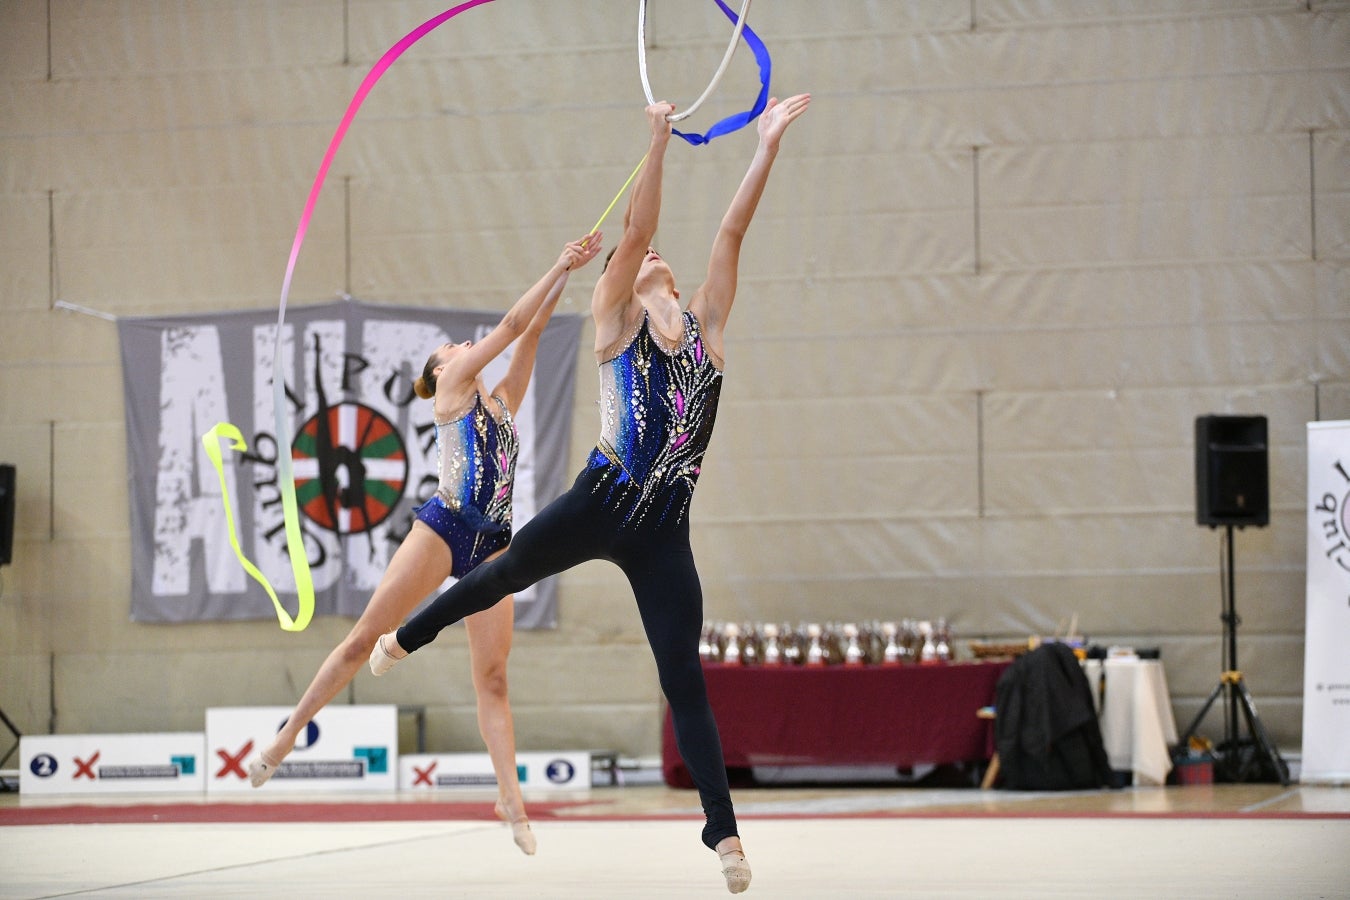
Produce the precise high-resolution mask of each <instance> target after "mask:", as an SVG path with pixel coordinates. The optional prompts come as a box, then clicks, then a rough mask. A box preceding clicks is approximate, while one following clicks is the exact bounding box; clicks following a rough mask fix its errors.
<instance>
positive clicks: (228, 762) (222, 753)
mask: <svg viewBox="0 0 1350 900" xmlns="http://www.w3.org/2000/svg"><path fill="white" fill-rule="evenodd" d="M252 749H253V742H252V741H249V742H248V743H247V744H245V745H244V747H243V749H242V750H240V751H239V755H238V756H231V755H230V751H228V750H217V751H216V756H219V757H220V759H221V761H222V762H224V763H225V765H223V766H221V767H220V771H219V772H217V773H216V777H217V778H224V777H225V776H226V775H228V774H230V773H231V772H233V773H234V774H236V775H238V776H239V777H240V778H247V777H248V773H247V772H245V771H244V767H243V766H241V765H239V764H240V763H241V762H243V761H244V757H245V756H248V754H249V751H250V750H252Z"/></svg>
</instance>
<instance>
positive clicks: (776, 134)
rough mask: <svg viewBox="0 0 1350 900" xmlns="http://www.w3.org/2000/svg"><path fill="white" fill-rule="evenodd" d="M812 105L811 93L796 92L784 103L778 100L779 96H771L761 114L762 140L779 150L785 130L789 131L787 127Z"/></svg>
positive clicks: (760, 134) (760, 137)
mask: <svg viewBox="0 0 1350 900" xmlns="http://www.w3.org/2000/svg"><path fill="white" fill-rule="evenodd" d="M810 105H811V95H810V94H796V95H795V96H792V97H789V98H787V99H786V100H784V101H783V102H782V103H779V102H778V98H777V97H771V98H770V99H769V102H768V104H767V105H766V106H765V107H764V112H762V113H760V114H759V140H760V142H761V143H762V144H764V145H765V146H766V147H768V148H769V149H771V150H777V149H778V141H779V140H780V139H781V138H782V137H783V132H784V131H787V127H788V126H789V125H791V124H792V123H793V122H794V121H796V119H797V117H798V116H800V115H801V114H802V113H804V112H806V108H807V107H808V106H810Z"/></svg>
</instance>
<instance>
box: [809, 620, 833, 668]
mask: <svg viewBox="0 0 1350 900" xmlns="http://www.w3.org/2000/svg"><path fill="white" fill-rule="evenodd" d="M806 636H807V638H808V639H810V644H809V645H808V646H807V648H806V664H807V665H808V666H823V665H825V664H826V662H827V660H828V653H827V651H826V650H825V646H824V644H822V643H821V629H820V626H819V625H817V624H816V623H815V622H812V623H811V624H810V625H807V626H806Z"/></svg>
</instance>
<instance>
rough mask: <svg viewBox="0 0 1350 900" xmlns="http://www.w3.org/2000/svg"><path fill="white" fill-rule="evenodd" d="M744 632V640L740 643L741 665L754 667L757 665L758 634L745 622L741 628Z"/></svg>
mask: <svg viewBox="0 0 1350 900" xmlns="http://www.w3.org/2000/svg"><path fill="white" fill-rule="evenodd" d="M741 629H742V630H743V631H744V632H745V638H744V639H743V640H742V641H741V664H742V665H746V666H754V665H758V664H759V660H760V647H759V634H758V632H757V630H756V628H755V626H754V624H753V623H751V622H746V623H745V624H744V625H742V626H741Z"/></svg>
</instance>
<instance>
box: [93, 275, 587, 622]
mask: <svg viewBox="0 0 1350 900" xmlns="http://www.w3.org/2000/svg"><path fill="white" fill-rule="evenodd" d="M286 319H287V320H286V323H285V326H284V330H283V335H282V342H281V353H282V359H283V369H282V370H283V371H284V372H285V373H286V379H287V384H286V398H287V401H288V405H289V410H288V415H289V419H288V423H289V428H290V431H291V434H290V438H291V447H292V452H291V456H292V460H293V466H294V482H295V490H296V499H297V502H298V504H299V507H300V519H301V527H302V531H303V534H304V540H305V552H306V555H307V557H308V559H309V563H310V567H311V571H312V574H313V578H314V587H315V609H314V612H315V615H339V616H358V615H360V613H361V611H362V610H363V609H364V608H365V605H366V602H367V600H368V599H369V597H370V593H371V592H372V591H373V590H374V589H375V586H376V585H377V584H378V583H379V580H380V577H381V576H382V575H383V573H384V569H385V567H386V565H387V564H388V562H389V559H390V557H391V556H392V555H393V552H394V550H395V549H397V547H398V545H399V543H400V542H401V541H402V539H403V537H404V535H406V534H407V532H408V529H409V528H410V527H411V524H412V521H413V519H412V516H413V513H412V511H413V508H414V507H415V506H416V505H417V504H418V503H421V502H422V501H423V500H424V499H425V498H426V497H428V496H430V494H431V493H432V491H433V490H434V489H435V485H436V447H435V441H434V438H433V436H432V432H431V429H432V422H431V404H430V403H429V402H427V401H422V400H418V399H417V398H416V396H415V395H414V394H413V392H412V381H413V379H414V378H416V377H417V375H418V374H420V372H421V368H422V364H423V363H424V362H425V360H426V357H427V356H428V355H429V354H430V353H431V351H432V350H434V349H435V348H436V347H437V346H439V345H440V344H442V343H444V342H446V341H456V342H458V341H463V340H466V339H476V338H478V337H479V336H480V335H481V334H483V333H485V332H486V331H487V330H488V329H490V328H491V327H492V326H494V325H495V324H496V323H497V322H498V321H499V320H500V314H499V313H486V312H465V311H447V310H438V309H427V308H421V307H400V306H384V305H373V304H368V303H362V302H359V301H355V300H342V301H337V302H334V303H328V304H322V305H318V306H310V307H300V308H292V309H289V310H288V311H287V317H286ZM583 322H584V319H583V317H581V316H576V315H555V316H554V317H553V318H552V320H551V321H550V323H549V326H548V328H547V330H546V331H545V332H544V335H543V337H542V339H541V340H540V342H539V352H538V356H537V359H536V363H535V370H534V378H533V379H532V380H531V385H530V389H529V391H528V393H527V394H526V397H525V402H524V403H523V404H522V406H521V409H520V411H519V413H518V414H517V416H516V421H517V426H518V429H519V432H520V438H521V451H520V461H519V464H518V467H517V479H516V491H515V503H514V508H513V512H512V515H513V521H514V525H515V527H516V528H519V527H520V526H521V525H523V524H524V523H525V522H526V521H528V520H529V519H530V517H532V516H533V515H534V512H535V511H536V510H538V509H540V508H542V507H543V505H544V504H545V503H547V502H548V501H549V500H551V499H553V497H555V496H557V495H558V493H560V492H561V490H562V488H563V487H564V483H563V479H564V478H565V477H566V475H567V473H566V471H565V469H564V467H565V466H566V461H567V453H568V447H567V443H568V439H569V435H570V431H571V426H570V415H571V409H572V396H573V389H574V386H575V377H576V351H577V343H578V340H579V338H580V334H581V327H582V324H583ZM118 334H119V337H120V340H121V349H122V371H123V380H124V388H125V396H126V417H127V448H128V455H127V458H128V467H129V470H130V471H129V478H130V486H131V490H130V495H131V537H132V597H131V617H132V619H133V620H134V621H140V622H193V621H203V620H237V619H265V618H272V617H274V616H275V615H276V612H275V610H274V608H273V606H272V601H271V599H270V598H269V597H268V596H267V593H266V591H264V590H263V588H262V586H261V585H259V584H258V583H257V582H256V581H254V580H253V579H252V578H251V577H249V575H248V573H247V572H246V571H245V570H244V568H243V566H242V565H240V563H239V561H238V559H237V558H236V557H235V554H234V551H233V549H232V548H231V546H230V540H229V531H228V523H227V520H226V507H225V504H224V502H223V500H222V493H221V485H220V478H219V476H218V474H217V472H216V470H215V468H214V467H213V466H212V465H211V463H210V461H209V460H208V458H207V457H206V454H205V451H204V448H203V446H202V441H201V438H202V435H203V434H205V433H206V432H207V431H209V430H210V429H211V428H213V427H214V426H215V425H216V424H217V423H220V422H228V423H231V424H233V425H234V426H236V427H237V428H238V429H239V430H240V432H242V433H243V435H244V440H245V441H246V442H247V444H248V446H247V449H243V450H232V449H230V448H229V447H228V446H227V447H225V448H224V456H225V476H226V483H227V488H228V495H229V499H230V514H231V516H232V517H233V519H234V523H235V527H236V529H237V532H238V536H239V545H240V549H241V550H242V551H243V553H244V555H245V556H247V557H248V558H249V560H250V561H252V562H253V564H254V565H256V566H257V567H258V568H259V570H261V571H262V573H263V574H264V575H265V576H266V578H267V579H268V581H269V582H271V584H272V586H273V588H274V589H275V590H276V592H277V595H278V597H280V598H281V601H282V603H283V605H285V606H286V608H287V610H288V611H289V612H290V613H291V615H295V613H296V596H295V582H294V577H293V575H292V572H291V565H290V561H289V556H288V555H287V550H286V540H285V532H284V518H283V513H282V504H281V493H280V491H279V489H278V476H277V460H278V452H277V449H278V447H277V440H276V435H275V434H274V430H275V424H274V423H275V417H274V413H273V387H272V371H273V356H274V353H275V352H276V338H275V334H276V312H275V310H269V311H257V312H233V313H221V314H216V315H205V316H200V315H199V316H174V317H143V318H122V319H119V320H118ZM509 353H510V350H508V351H507V353H506V354H503V355H502V356H501V357H498V359H497V360H495V361H494V362H493V363H492V364H491V365H490V366H489V367H488V368H487V370H485V371H484V373H483V380H484V381H485V382H486V383H487V385H488V386H489V387H491V386H492V385H494V384H496V382H497V380H499V379H500V377H501V375H502V374H503V373H504V372H505V368H506V364H507V362H508V360H509ZM325 457H326V458H325ZM321 463H322V465H323V467H324V469H325V470H326V471H334V470H335V471H336V472H337V473H338V477H337V479H336V482H334V481H333V480H332V479H322V480H321V479H320V478H319V477H318V471H319V468H320V465H321ZM448 583H449V582H448V581H447V584H448ZM555 593H556V586H555V584H554V582H553V580H552V579H549V580H548V581H545V582H541V583H540V584H539V585H536V586H535V587H533V588H531V589H530V590H528V591H525V592H522V593H521V594H518V595H517V597H516V624H517V627H520V628H527V629H528V628H551V627H554V626H556V624H557V605H556V602H555Z"/></svg>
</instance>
